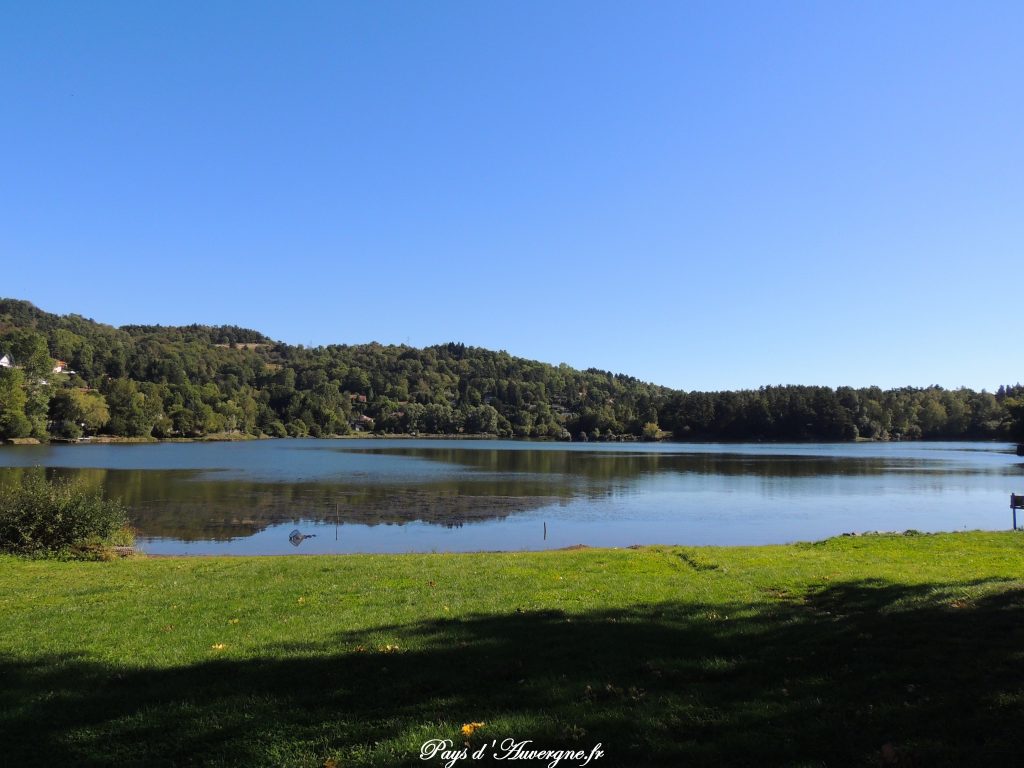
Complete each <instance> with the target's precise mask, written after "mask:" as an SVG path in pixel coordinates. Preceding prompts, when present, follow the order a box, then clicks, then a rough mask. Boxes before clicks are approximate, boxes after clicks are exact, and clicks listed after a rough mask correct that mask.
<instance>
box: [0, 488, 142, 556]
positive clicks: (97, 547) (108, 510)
mask: <svg viewBox="0 0 1024 768" xmlns="http://www.w3.org/2000/svg"><path fill="white" fill-rule="evenodd" d="M127 522H128V516H127V510H126V509H125V507H124V505H123V504H121V502H119V501H116V500H111V499H104V498H103V497H102V496H101V495H100V493H99V492H98V491H88V490H85V489H83V488H80V487H79V486H76V485H75V484H73V483H71V482H69V481H67V480H54V481H49V480H47V479H46V476H45V474H44V473H43V471H42V470H38V471H34V472H30V473H28V474H26V475H25V476H24V477H23V478H22V480H21V483H20V484H17V485H14V486H11V487H8V488H5V489H3V490H2V491H0V551H3V552H12V553H15V554H20V555H35V556H41V555H70V556H78V557H82V556H96V555H99V554H101V552H102V549H103V548H104V546H109V545H110V544H111V537H113V536H114V535H115V534H117V533H119V532H120V531H122V530H123V529H125V528H126V527H127Z"/></svg>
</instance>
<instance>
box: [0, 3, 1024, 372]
mask: <svg viewBox="0 0 1024 768" xmlns="http://www.w3.org/2000/svg"><path fill="white" fill-rule="evenodd" d="M2 10H3V14H2V18H3V21H2V23H0V104H2V108H0V158H2V165H0V260H2V264H3V266H2V267H0V295H5V296H12V297H17V298H24V299H28V300H30V301H33V302H35V303H36V304H38V305H40V306H41V307H42V308H44V309H46V310H49V311H52V312H59V313H66V312H77V313H80V314H83V315H86V316H89V317H93V318H95V319H97V320H101V321H104V322H108V323H112V324H115V325H120V324H124V323H133V322H139V323H163V324H186V323H190V322H203V323H235V324H239V325H245V326H250V327H254V328H257V329H259V330H262V331H264V332H265V333H267V334H268V335H270V336H272V337H274V338H278V339H281V340H284V341H288V342H292V343H303V344H309V343H313V344H324V343H333V342H339V343H358V342H365V341H371V340H377V341H381V342H384V343H404V342H407V341H408V342H409V343H411V344H413V345H416V346H423V345H428V344H433V343H439V342H445V341H449V340H458V341H463V342H465V343H467V344H472V345H477V346H484V347H490V348H499V349H507V350H508V351H509V352H511V353H513V354H517V355H522V356H524V357H529V358H535V359H540V360H545V361H548V362H553V363H558V362H566V363H569V364H571V365H574V366H577V367H589V366H595V367H598V368H602V369H610V370H614V371H621V372H625V373H630V374H632V375H635V376H639V377H640V378H643V379H646V380H652V381H656V382H658V383H662V384H666V385H669V386H674V387H679V388H683V389H687V390H690V389H732V388H741V387H756V386H759V385H762V384H780V383H802V384H826V385H831V386H836V385H840V384H851V385H855V386H856V385H869V384H878V385H881V386H886V387H887V386H901V385H928V384H933V383H935V384H941V385H943V386H949V387H956V386H961V385H966V386H971V387H975V388H982V387H985V388H988V389H989V390H992V389H994V388H995V387H997V386H998V385H999V384H1001V383H1011V382H1016V381H1017V380H1019V379H1021V378H1022V376H1021V368H1022V365H1024V355H1022V350H1021V347H1020V344H1019V343H1018V342H1017V340H1018V339H1019V338H1020V328H1021V317H1022V315H1021V311H1022V305H1021V298H1022V296H1024V259H1022V255H1024V254H1022V250H1024V249H1022V246H1024V88H1022V82H1024V80H1022V76H1024V45H1022V44H1021V30H1022V29H1024V4H1022V3H1019V2H1007V3H999V2H986V3H968V2H963V3H952V2H941V3H939V2H867V3H864V2H774V1H773V2H762V3H755V2H749V1H747V0H744V1H743V2H731V3H730V2H700V3H697V2H689V3H687V2H666V3H649V2H644V3H626V2H618V3H603V2H595V1H594V0H587V1H586V2H518V1H517V2H432V3H425V2H400V3H392V2H373V3H370V2H361V3H341V2H323V3H313V2H302V3H284V2H281V3H265V2H259V3H257V2H234V3H226V2H208V1H207V2H202V3H177V2H175V3H162V4H159V5H157V4H155V3H138V2H121V3H115V2H96V3H82V2H67V3H54V2H6V3H4V4H3V9H2ZM1011 302H1013V303H1015V306H1013V307H1011Z"/></svg>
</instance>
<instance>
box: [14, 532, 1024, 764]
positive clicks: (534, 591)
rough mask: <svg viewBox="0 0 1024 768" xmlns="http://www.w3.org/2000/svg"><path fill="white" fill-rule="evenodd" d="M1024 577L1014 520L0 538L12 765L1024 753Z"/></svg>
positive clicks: (905, 760) (971, 759)
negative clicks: (386, 542) (879, 526)
mask: <svg viewBox="0 0 1024 768" xmlns="http://www.w3.org/2000/svg"><path fill="white" fill-rule="evenodd" d="M1022 579H1024V535H1018V534H1012V533H967V534H948V535H937V536H871V537H850V538H840V539H833V540H830V541H827V542H823V543H819V544H798V545H791V546H781V547H750V548H710V547H709V548H681V547H652V548H645V549H635V550H583V551H569V552H545V553H528V554H527V553H524V554H512V553H510V554H474V555H388V556H347V557H302V556H295V557H267V558H200V559H139V560H126V561H118V562H109V563H60V562H40V561H23V560H17V559H13V558H0V763H2V764H4V765H12V766H20V765H53V766H64V765H66V766H81V765H94V764H111V765H145V766H160V765H199V764H203V765H252V766H263V765H296V766H300V765H301V766H324V765H328V766H330V765H332V764H333V765H338V766H353V765H380V766H391V765H441V763H442V761H441V760H440V759H435V760H432V761H421V760H420V759H419V745H420V744H421V743H422V742H423V741H425V740H427V739H432V738H451V739H453V741H454V742H455V744H456V746H457V747H461V746H462V744H463V742H464V739H463V737H462V736H461V735H460V734H459V729H460V727H461V726H462V725H463V724H464V723H470V722H482V723H484V724H485V725H484V726H483V727H482V728H479V729H478V730H477V731H476V732H475V733H474V734H472V736H471V737H470V738H469V742H470V745H471V749H472V748H476V747H478V746H481V745H484V744H490V742H491V740H492V739H497V740H498V741H500V740H501V739H504V738H508V737H513V738H516V739H518V740H522V739H532V740H533V741H534V743H535V745H536V746H539V747H543V748H550V749H569V748H571V749H583V750H588V751H589V750H590V748H591V747H592V746H593V745H595V744H596V743H597V742H601V744H602V745H603V746H602V749H603V751H604V753H605V755H604V757H603V758H601V759H600V760H597V761H595V762H593V763H591V765H593V766H598V768H603V767H605V766H611V765H621V766H634V765H635V766H642V765H650V764H661V765H670V766H697V765H709V766H710V765H758V766H762V765H801V766H812V765H863V766H870V765H882V764H886V762H889V763H892V762H893V761H896V762H895V763H894V764H895V765H913V766H923V765H933V764H942V765H1003V764H1012V763H1015V762H1016V761H1017V760H1018V759H1020V755H1021V754H1022V753H1024V735H1022V729H1024V718H1022V715H1024V581H1022ZM480 764H483V761H473V760H469V759H467V760H462V761H459V762H458V763H457V765H460V766H467V765H480ZM502 764H503V765H504V764H508V765H533V766H536V765H542V764H544V763H542V762H537V761H533V762H509V761H507V762H505V763H502ZM575 764H578V762H571V761H563V762H562V763H560V765H563V766H565V765H575Z"/></svg>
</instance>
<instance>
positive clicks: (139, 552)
mask: <svg viewBox="0 0 1024 768" xmlns="http://www.w3.org/2000/svg"><path fill="white" fill-rule="evenodd" d="M1015 534H1021V535H1024V528H1021V529H1018V530H1012V529H996V530H987V529H984V528H972V529H970V530H959V531H916V530H906V531H860V532H857V531H851V532H847V533H839V534H836V535H835V536H828V537H826V538H824V539H813V540H802V541H785V542H778V543H773V544H685V543H682V542H673V543H663V544H625V545H622V546H591V545H590V544H582V543H580V544H568V545H566V546H563V547H551V548H549V549H474V550H468V551H456V552H436V551H430V552H408V551H406V552H277V553H264V554H260V553H249V552H246V553H240V554H235V553H230V552H227V553H196V554H164V553H157V554H152V553H148V552H146V551H145V550H144V549H141V548H139V547H135V548H134V549H135V551H134V552H133V553H132V554H130V555H126V556H124V557H123V559H128V560H154V559H155V560H194V559H196V558H202V559H215V558H226V559H230V560H242V559H249V558H256V559H262V558H290V557H298V558H310V557H320V558H350V557H400V558H405V557H452V556H463V557H467V556H468V557H476V556H478V555H509V556H514V555H525V556H532V555H543V554H546V553H567V552H595V553H601V552H608V553H611V552H623V551H634V552H637V551H638V552H644V551H651V550H661V549H679V548H684V549H688V550H690V549H692V550H715V551H721V550H726V551H738V550H755V551H768V550H772V549H783V548H786V547H820V546H826V545H828V544H829V543H831V542H835V541H843V540H847V539H867V540H871V541H877V540H880V539H923V538H929V537H936V536H954V537H970V536H977V535H992V536H998V535H1006V536H1012V535H1015ZM1022 540H1024V539H1022Z"/></svg>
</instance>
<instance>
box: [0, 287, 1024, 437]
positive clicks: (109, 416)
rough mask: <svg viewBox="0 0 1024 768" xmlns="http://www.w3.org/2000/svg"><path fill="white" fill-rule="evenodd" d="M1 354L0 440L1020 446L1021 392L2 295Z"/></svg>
mask: <svg viewBox="0 0 1024 768" xmlns="http://www.w3.org/2000/svg"><path fill="white" fill-rule="evenodd" d="M2 355H7V356H8V358H9V359H10V360H11V361H12V362H13V365H12V366H11V367H2V368H0V437H3V438H19V437H35V438H38V439H40V440H46V439H50V438H76V437H80V436H82V435H92V434H109V435H118V436H126V437H148V436H153V437H157V438H169V437H202V436H205V435H210V434H217V433H242V434H249V435H253V436H262V435H267V436H272V437H284V436H293V437H301V436H307V435H310V436H314V437H325V436H330V435H344V434H349V433H351V432H353V431H355V432H374V433H380V434H450V435H455V434H490V435H498V436H502V437H523V438H547V439H557V440H569V439H572V440H615V439H654V438H658V437H665V436H673V437H675V438H677V439H684V440H686V439H689V440H851V439H855V438H858V437H862V438H872V439H882V440H884V439H918V438H948V439H965V438H975V439H987V438H1000V439H1019V438H1024V435H1022V434H1019V430H1020V429H1021V426H1022V425H1024V387H1021V386H1019V385H1014V386H1004V387H1000V388H999V390H998V391H997V392H995V393H989V392H984V391H982V392H974V391H972V390H968V389H958V390H944V389H941V388H939V387H928V388H903V389H895V390H885V391H883V390H881V389H878V388H876V387H871V388H863V389H852V388H849V387H841V388H839V389H836V390H833V389H829V388H826V387H802V386H779V387H763V388H761V389H758V390H744V391H739V392H681V391H676V390H671V389H668V388H665V387H660V386H656V385H653V384H648V383H645V382H642V381H639V380H637V379H635V378H633V377H630V376H624V375H621V374H612V373H609V372H606V371H600V370H596V369H590V370H586V371H579V370H575V369H573V368H570V367H569V366H566V365H559V366H553V365H548V364H545V363H539V362H535V361H531V360H525V359H522V358H517V357H512V356H511V355H509V354H507V353H506V352H493V351H490V350H486V349H479V348H474V347H467V346H465V345H463V344H454V343H453V344H443V345H439V346H434V347H427V348H425V349H415V348H412V347H407V346H383V345H380V344H362V345H353V346H349V345H331V346H326V347H316V348H306V347H303V346H301V345H299V346H292V345H288V344H280V343H276V342H273V341H271V340H270V339H268V338H267V337H266V336H264V335H263V334H261V333H259V332H257V331H253V330H249V329H245V328H239V327H237V326H202V325H190V326H185V327H164V326H158V325H129V326H123V327H121V328H114V327H112V326H109V325H103V324H101V323H96V322H94V321H92V320H89V319H86V318H83V317H80V316H78V315H64V316H58V315H53V314H50V313H47V312H43V311H42V310H40V309H38V308H37V307H35V306H33V305H32V304H30V303H28V302H24V301H17V300H12V299H2V300H0V356H2Z"/></svg>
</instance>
